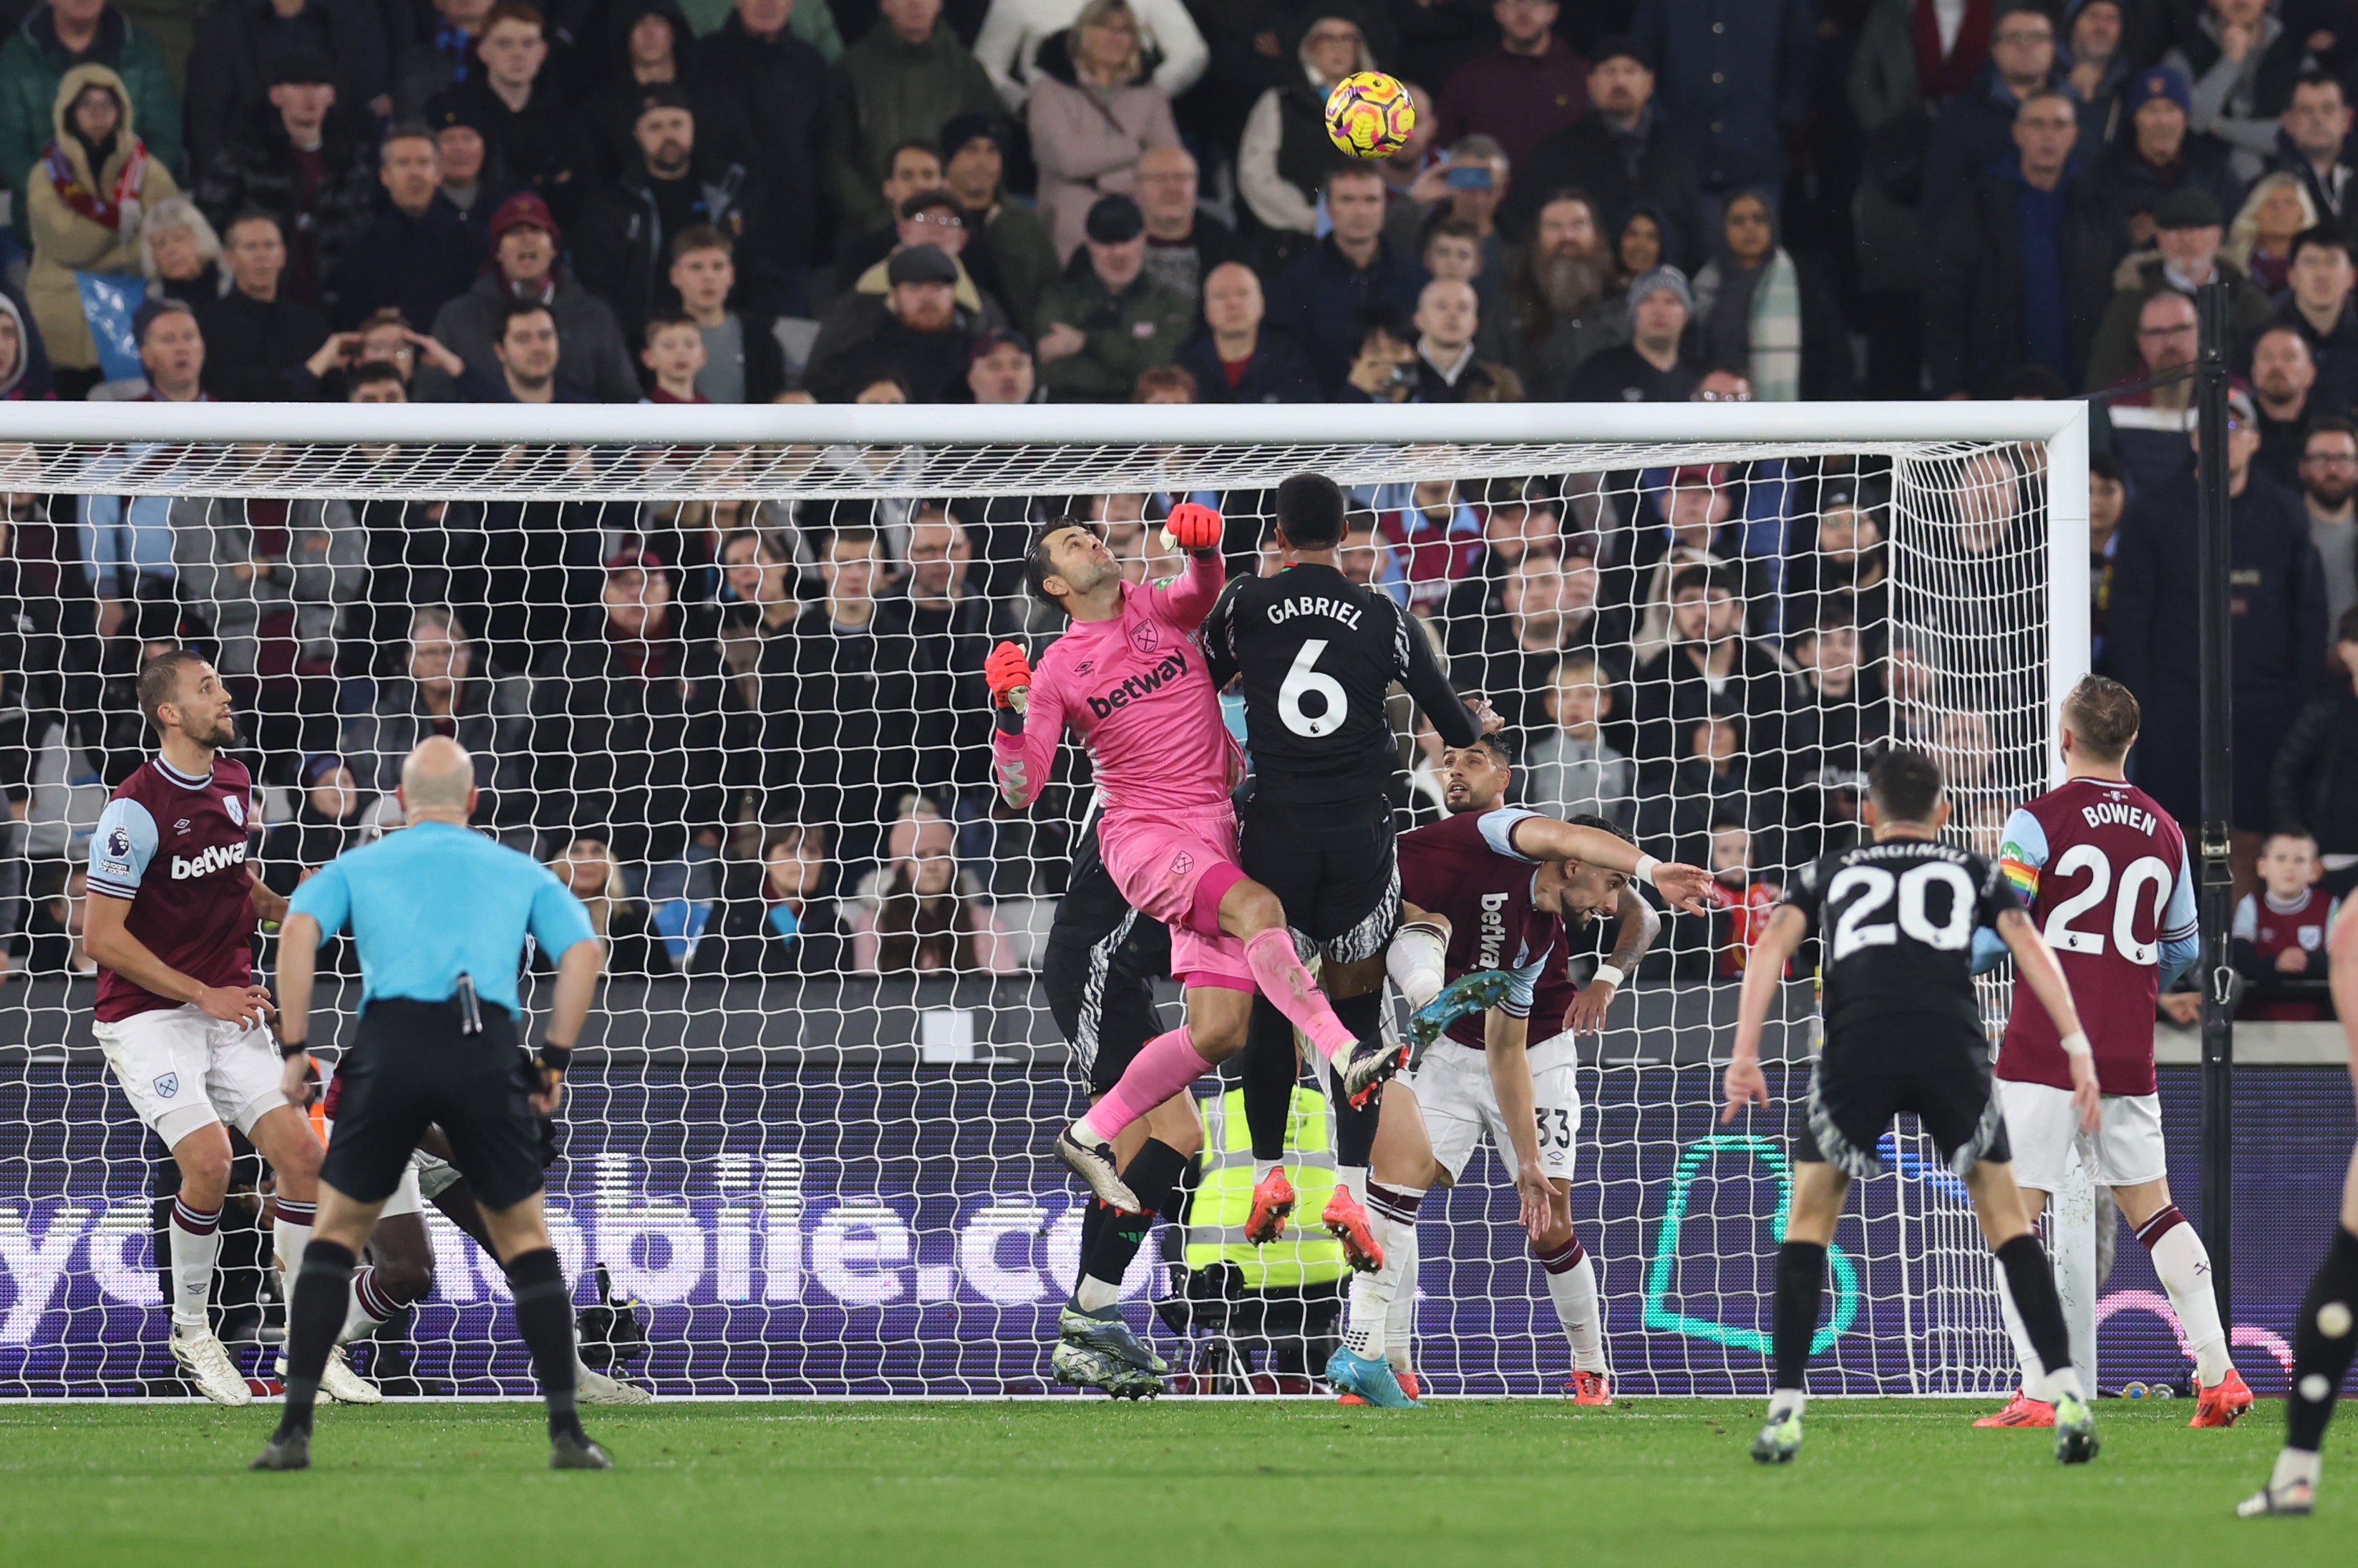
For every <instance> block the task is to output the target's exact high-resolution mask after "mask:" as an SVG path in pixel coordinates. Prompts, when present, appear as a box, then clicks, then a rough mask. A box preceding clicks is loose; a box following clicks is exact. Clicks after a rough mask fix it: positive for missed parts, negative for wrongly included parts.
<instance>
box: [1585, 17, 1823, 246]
mask: <svg viewBox="0 0 2358 1568" xmlns="http://www.w3.org/2000/svg"><path fill="white" fill-rule="evenodd" d="M1629 30H1630V31H1631V32H1632V33H1634V34H1635V35H1636V36H1637V38H1638V41H1639V43H1641V44H1643V45H1644V46H1645V47H1646V49H1648V50H1649V51H1650V52H1651V53H1652V55H1653V58H1654V60H1655V62H1656V67H1657V69H1658V70H1660V73H1661V102H1662V107H1663V109H1664V111H1665V112H1666V113H1667V114H1668V115H1669V117H1670V125H1671V135H1674V136H1676V137H1677V138H1678V139H1679V141H1680V142H1681V143H1682V145H1683V146H1685V147H1686V149H1687V154H1688V156H1689V157H1692V158H1693V160H1694V168H1695V178H1696V180H1697V182H1698V183H1699V184H1700V185H1701V187H1702V189H1704V192H1705V193H1706V194H1707V195H1709V196H1711V197H1714V198H1717V199H1719V200H1725V198H1726V196H1727V194H1728V193H1729V192H1731V191H1736V190H1760V189H1767V190H1775V189H1778V188H1779V187H1780V186H1781V185H1782V184H1783V183H1784V178H1785V155H1784V148H1785V143H1786V136H1787V133H1789V132H1790V131H1791V130H1792V129H1794V128H1795V127H1797V126H1799V125H1800V124H1801V121H1802V117H1803V115H1804V114H1806V113H1807V112H1808V109H1809V101H1810V67H1811V63H1812V59H1814V58H1815V56H1816V52H1817V48H1816V40H1815V37H1814V33H1813V28H1812V21H1811V16H1810V6H1809V4H1808V0H1639V5H1638V15H1637V21H1636V23H1635V24H1634V25H1633V26H1632V27H1630V29H1629ZM1711 216H1712V215H1711V214H1708V213H1707V214H1705V220H1706V221H1705V222H1704V227H1705V228H1706V229H1708V228H1710V227H1711V226H1712V224H1711V222H1709V219H1710V217H1711Z"/></svg>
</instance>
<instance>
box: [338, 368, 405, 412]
mask: <svg viewBox="0 0 2358 1568" xmlns="http://www.w3.org/2000/svg"><path fill="white" fill-rule="evenodd" d="M344 396H345V400H346V401H347V402H352V403H406V402H408V401H409V382H408V380H407V379H406V377H404V376H403V375H402V373H401V370H400V367H399V366H397V365H395V364H392V363H389V362H386V361H384V360H362V362H360V363H358V364H356V365H354V366H353V367H352V372H351V373H350V374H348V375H346V376H345V377H344Z"/></svg>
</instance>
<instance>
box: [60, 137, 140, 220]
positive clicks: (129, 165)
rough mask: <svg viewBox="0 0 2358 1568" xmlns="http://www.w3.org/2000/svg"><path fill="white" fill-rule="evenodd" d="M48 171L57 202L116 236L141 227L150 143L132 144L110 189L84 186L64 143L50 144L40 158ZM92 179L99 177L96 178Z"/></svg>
mask: <svg viewBox="0 0 2358 1568" xmlns="http://www.w3.org/2000/svg"><path fill="white" fill-rule="evenodd" d="M41 162H42V165H43V167H44V168H47V170H48V171H49V183H50V185H52V186H54V187H55V188H56V189H57V193H58V200H60V201H62V202H64V203H65V204H66V205H67V206H68V207H70V208H72V209H73V210H74V211H76V212H79V213H81V215H82V216H83V217H85V218H87V219H89V220H90V221H91V222H93V223H96V224H98V225H99V226H100V227H101V228H104V229H112V230H114V232H117V233H127V232H135V231H136V230H137V229H138V227H139V189H140V187H142V186H143V185H145V184H146V183H147V144H146V143H145V142H143V141H140V140H138V139H136V138H134V139H133V141H132V143H131V156H130V157H126V158H124V160H123V168H121V169H120V170H119V171H118V172H117V173H116V174H115V177H114V189H111V190H106V191H99V190H95V189H92V188H91V187H90V186H87V185H85V184H83V183H82V179H81V175H80V174H79V173H77V172H76V171H75V169H74V166H73V162H72V160H71V159H70V158H68V157H66V149H65V147H64V146H63V144H61V143H58V142H51V143H50V144H49V151H48V152H46V153H44V154H43V155H42V157H41ZM92 178H97V177H96V176H95V175H93V176H92Z"/></svg>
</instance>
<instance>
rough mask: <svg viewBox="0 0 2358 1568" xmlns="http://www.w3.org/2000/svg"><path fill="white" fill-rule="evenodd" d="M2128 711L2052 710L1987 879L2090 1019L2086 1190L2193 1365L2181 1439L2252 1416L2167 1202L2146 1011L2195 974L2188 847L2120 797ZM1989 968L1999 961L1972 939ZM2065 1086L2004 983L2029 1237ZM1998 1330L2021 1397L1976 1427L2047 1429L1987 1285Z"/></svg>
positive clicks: (2097, 701) (2022, 1001)
mask: <svg viewBox="0 0 2358 1568" xmlns="http://www.w3.org/2000/svg"><path fill="white" fill-rule="evenodd" d="M2138 719H2139V715H2138V710H2137V700H2136V697H2134V696H2132V695H2131V694H2130V692H2129V689H2128V687H2125V686H2123V685H2121V684H2120V683H2119V682H2118V681H2111V680H2106V679H2105V678H2104V676H2087V677H2085V678H2084V679H2082V681H2081V682H2080V684H2079V685H2078V686H2076V687H2073V688H2072V690H2071V696H2070V697H2067V698H2065V700H2064V703H2063V724H2062V731H2061V734H2060V735H2059V736H2058V738H2057V739H2058V743H2059V744H2060V745H2061V747H2062V751H2063V762H2064V766H2065V769H2066V777H2065V779H2064V782H2063V783H2062V784H2061V785H2060V786H2058V787H2057V788H2055V789H2052V790H2050V791H2049V792H2048V793H2047V794H2045V795H2040V796H2039V798H2038V799H2036V800H2034V801H2032V802H2030V803H2029V804H2028V806H2023V807H2021V808H2020V809H2018V810H2017V811H2016V812H2015V814H2014V815H2013V816H2011V817H2010V818H2008V819H2007V821H2006V841H2005V844H2004V847H2003V848H2002V849H2000V851H1999V855H2000V860H1999V864H2000V866H2001V867H2002V868H2003V869H2004V871H2005V872H2006V879H2007V881H2011V882H2012V883H2013V884H2014V887H2015V891H2016V892H2017V893H2019V894H2020V895H2021V896H2022V897H2023V899H2024V900H2025V901H2027V903H2028V906H2029V911H2030V918H2031V920H2032V921H2033V922H2034V923H2035V924H2036V925H2038V926H2039V932H2040V934H2041V935H2044V936H2045V937H2046V938H2047V946H2049V947H2050V948H2052V949H2053V950H2054V953H2055V957H2056V961H2057V962H2058V963H2060V964H2061V966H2062V967H2063V978H2064V979H2067V980H2069V981H2071V995H2072V998H2073V1000H2076V1001H2078V1002H2080V1003H2081V1004H2082V1006H2084V1007H2085V1008H2086V1010H2087V1011H2086V1014H2085V1016H2086V1019H2087V1024H2088V1039H2089V1044H2090V1045H2091V1046H2092V1047H2093V1050H2094V1052H2095V1061H2096V1081H2097V1084H2098V1086H2099V1087H2101V1088H2102V1089H2103V1090H2104V1129H2103V1130H2102V1131H2100V1132H2098V1133H2097V1135H2096V1138H2095V1143H2094V1147H2093V1155H2094V1159H2095V1171H2096V1179H2097V1180H2098V1181H2100V1182H2103V1183H2104V1184H2106V1185H2108V1186H2110V1187H2111V1188H2112V1189H2113V1197H2114V1200H2115V1202H2116V1203H2118V1204H2119V1205H2120V1209H2121V1217H2122V1218H2124V1219H2125V1220H2127V1221H2128V1222H2129V1228H2130V1229H2131V1230H2133V1231H2135V1232H2136V1238H2137V1239H2138V1240H2139V1241H2142V1242H2144V1243H2145V1246H2146V1249H2147V1251H2149V1252H2151V1253H2152V1254H2153V1268H2154V1272H2155V1273H2157V1274H2158V1275H2160V1276H2161V1283H2162V1288H2163V1289H2165V1290H2167V1291H2168V1292H2169V1304H2170V1307H2171V1309H2172V1310H2173V1311H2175V1312H2176V1313H2177V1314H2178V1321H2179V1324H2180V1326H2181V1327H2182V1328H2183V1329H2184V1330H2185V1332H2186V1347H2187V1349H2188V1350H2190V1351H2191V1352H2192V1353H2193V1356H2194V1376H2195V1382H2196V1386H2197V1387H2198V1389H2199V1390H2201V1397H2200V1398H2199V1399H2198V1400H2197V1401H2196V1403H2195V1408H2194V1419H2193V1420H2192V1421H2190V1422H2188V1423H2187V1424H2188V1425H2190V1426H2233V1425H2234V1424H2235V1419H2236V1418H2237V1417H2238V1416H2240V1415H2242V1414H2243V1413H2244V1411H2247V1410H2249V1409H2251V1408H2252V1390H2250V1389H2249V1388H2247V1387H2245V1386H2244V1379H2243V1378H2242V1376H2241V1375H2239V1374H2238V1373H2237V1372H2236V1370H2235V1366H2234V1362H2233V1361H2231V1360H2229V1359H2228V1357H2227V1330H2226V1328H2225V1326H2224V1325H2222V1324H2221V1323H2220V1321H2219V1302H2218V1298H2217V1297H2216V1296H2214V1295H2213V1294H2212V1289H2211V1255H2210V1253H2209V1252H2208V1251H2206V1250H2205V1249H2204V1248H2203V1246H2202V1238H2201V1237H2200V1236H2198V1235H2196V1234H2195V1231H2194V1227H2192V1226H2191V1225H2190V1224H2188V1223H2187V1221H2186V1217H2185V1216H2184V1215H2182V1214H2180V1213H2179V1212H2178V1206H2177V1205H2176V1204H2174V1203H2172V1202H2170V1200H2169V1160H2168V1157H2167V1151H2166V1150H2165V1149H2164V1148H2163V1146H2162V1138H2161V1099H2160V1097H2159V1096H2158V1094H2157V1093H2156V1092H2155V1091H2156V1084H2155V1079H2154V1070H2153V1017H2154V998H2155V996H2156V994H2157V993H2158V990H2159V989H2160V988H2161V986H2163V985H2166V984H2168V983H2169V981H2170V980H2174V979H2177V978H2178V976H2179V975H2180V974H2181V973H2182V972H2184V970H2185V968H2186V967H2187V966H2188V965H2189V964H2191V963H2192V962H2193V961H2194V957H2195V954H2196V952H2197V950H2198V948H2199V946H2200V943H2199V941H2198V939H2197V937H2196V935H2195V915H2194V873H2193V871H2192V868H2191V867H2190V866H2189V865H2188V863H2187V857H2186V838H2185V836H2184V835H2183V834H2181V833H2180V832H2179V830H2178V824H2177V823H2176V822H2174V821H2172V820H2171V818H2170V816H2169V813H2168V812H2167V811H2164V810H2163V809H2162V808H2161V807H2160V806H2158V805H2156V804H2155V803H2154V800H2153V797H2152V796H2150V795H2147V794H2146V793H2145V792H2144V791H2142V790H2140V789H2138V788H2136V786H2135V785H2134V784H2130V783H2129V782H2128V776H2127V774H2126V773H2125V772H2124V771H2123V764H2124V763H2125V762H2126V761H2127V759H2128V753H2129V748H2130V747H2131V746H2133V745H2135V744H2136V735H2137V723H2138ZM1974 946H1975V949H1976V952H1977V954H1978V955H1979V956H1980V957H1982V958H1983V959H1984V961H1985V963H1995V962H1996V960H1997V958H1998V957H1999V954H2000V951H2001V949H2000V947H1999V945H1998V943H1997V942H1996V938H1995V937H1993V936H1991V935H1988V934H1987V933H1985V934H1983V935H1980V936H1978V937H1976V938H1975V943H1974ZM2071 1084H2072V1077H2071V1065H2070V1064H2069V1063H2068V1062H2067V1061H2066V1060H2065V1059H2064V1055H2063V1050H2062V1047H2061V1044H2058V1042H2057V1038H2056V1030H2055V1023H2054V1021H2053V1020H2052V1019H2051V1018H2050V1017H2049V1016H2048V1012H2047V1010H2046V1009H2045V1008H2044V1007H2041V1006H2039V1004H2038V1003H2037V1001H2036V1000H2034V999H2033V998H2032V997H2031V996H2030V995H2029V988H2028V977H2024V978H2019V979H2017V980H2016V982H2015V994H2014V1012H2013V1016H2012V1017H2011V1018H2009V1019H2008V1020H2007V1022H2006V1044H2004V1045H2002V1046H2001V1047H1999V1050H1998V1057H1997V1093H1998V1099H1999V1102H2000V1103H2001V1104H2003V1105H2004V1106H2005V1107H2006V1140H2007V1141H2008V1142H2009V1143H2011V1144H2012V1145H2013V1147H2014V1170H2015V1181H2016V1183H2017V1185H2019V1186H2020V1187H2021V1189H2022V1200H2023V1206H2024V1210H2025V1216H2024V1217H2026V1218H2028V1220H2030V1221H2031V1223H2033V1224H2034V1225H2035V1224H2037V1223H2038V1220H2039V1215H2040V1213H2041V1212H2042V1211H2044V1209H2045V1208H2046V1206H2047V1201H2048V1195H2049V1194H2050V1193H2052V1192H2054V1191H2055V1189H2056V1186H2057V1184H2059V1183H2061V1180H2062V1176H2063V1167H2064V1165H2065V1164H2066V1163H2067V1162H2068V1160H2069V1156H2070V1154H2071V1146H2072V1144H2073V1142H2074V1133H2075V1132H2076V1130H2077V1127H2076V1118H2075V1117H2074V1116H2073V1113H2072V1106H2071ZM1998 1292H1999V1297H2000V1300H2001V1301H2002V1302H2003V1303H2004V1304H2005V1307H2006V1330H2007V1332H2008V1333H2010V1334H2011V1335H2012V1336H2014V1346H2015V1354H2016V1356H2017V1358H2018V1359H2019V1360H2020V1362H2021V1364H2022V1382H2023V1386H2022V1388H2021V1389H2020V1390H2017V1391H2016V1393H2015V1396H2014V1398H2013V1400H2010V1401H2009V1402H2008V1403H2007V1405H2006V1409H2004V1410H2002V1411H1999V1412H1998V1413H1996V1415H1991V1416H1985V1417H1983V1418H1982V1419H1981V1420H1980V1421H1977V1422H1974V1425H1976V1426H2050V1425H2052V1424H2053V1423H2054V1420H2055V1412H2054V1411H2053V1410H2052V1408H2051V1407H2050V1406H2049V1405H2047V1404H2046V1403H2045V1402H2044V1401H2042V1400H2036V1399H2033V1398H2032V1397H2031V1396H2030V1393H2029V1391H2028V1390H2030V1389H2032V1388H2034V1387H2036V1386H2037V1385H2038V1383H2039V1379H2040V1378H2041V1377H2042V1375H2043V1374H2044V1373H2045V1371H2046V1368H2045V1367H2044V1366H2042V1365H2041V1364H2040V1361H2039V1356H2038V1353H2037V1352H2036V1350H2034V1349H2033V1348H2032V1346H2031V1344H2030V1340H2029V1337H2028V1335H2027V1334H2026V1333H2025V1332H2024V1329H2023V1325H2022V1318H2021V1315H2020V1314H2019V1313H2017V1311H2016V1309H2015V1303H2014V1299H2013V1296H2012V1295H2011V1293H2010V1292H2007V1290H2006V1276H2005V1274H2003V1273H2001V1274H1999V1276H1998Z"/></svg>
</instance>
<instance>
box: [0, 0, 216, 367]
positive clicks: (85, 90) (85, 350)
mask: <svg viewBox="0 0 2358 1568" xmlns="http://www.w3.org/2000/svg"><path fill="white" fill-rule="evenodd" d="M106 14H107V15H108V16H112V15H114V13H112V12H108V13H106ZM36 15H37V16H38V15H39V13H36ZM30 26H31V24H30V23H27V27H30ZM26 37H27V35H25V34H19V35H18V36H17V37H16V38H12V39H10V40H9V46H8V47H9V48H11V49H14V48H15V47H16V45H17V44H18V43H21V42H23V41H24V39H25V38H26ZM24 63H25V62H24V61H23V59H21V57H20V59H19V64H20V65H21V64H24ZM50 124H51V126H52V129H53V135H52V136H51V138H50V140H49V145H48V146H46V147H44V148H40V149H38V162H35V161H34V159H31V158H27V160H26V161H25V162H24V163H22V164H19V165H17V166H16V175H17V178H18V180H19V182H20V183H21V184H23V186H24V192H25V202H24V209H23V210H24V213H25V224H26V230H25V232H26V233H27V236H28V237H29V238H30V240H31V241H32V251H33V261H32V265H31V267H30V268H29V269H28V270H27V273H26V275H25V296H26V299H27V303H28V304H29V305H30V306H31V308H32V312H33V319H34V321H35V322H36V323H37V324H38V326H39V328H40V330H41V341H42V342H43V344H44V345H46V346H47V348H48V350H49V363H50V365H51V366H52V367H53V368H52V374H53V375H54V376H55V377H56V380H57V383H58V386H59V391H61V392H62V393H64V394H65V395H67V396H69V397H78V396H80V395H81V394H83V393H85V392H87V391H89V390H90V388H91V387H92V385H93V384H96V383H97V382H98V381H99V380H100V379H101V375H102V372H101V368H100V359H99V351H98V344H97V342H96V341H95V340H94V339H93V338H92V334H91V325H90V319H89V317H88V316H87V315H86V314H85V313H84V312H85V309H86V307H85V306H84V304H83V301H82V295H81V287H80V285H79V284H77V283H76V281H75V278H74V275H75V274H76V273H111V274H114V275H117V276H123V275H132V274H135V273H136V272H137V271H138V267H139V250H138V239H139V222H140V218H139V214H140V211H141V210H142V209H144V208H145V207H146V206H147V205H149V204H150V203H153V202H157V201H162V200H168V198H170V197H173V196H176V195H178V193H179V187H178V186H177V185H175V184H173V183H172V174H171V170H169V169H168V168H165V167H164V166H163V164H162V162H161V161H159V156H160V155H157V154H154V153H152V152H151V151H150V149H149V148H148V146H147V144H146V142H145V141H143V140H142V139H141V138H140V137H139V135H138V134H137V122H136V120H135V116H134V114H133V112H132V109H131V98H130V94H129V93H128V92H127V91H126V90H125V89H124V85H123V81H122V79H121V78H120V77H118V76H116V75H115V74H114V71H112V70H108V69H107V68H106V67H104V66H103V65H78V66H76V67H74V68H73V69H72V70H69V71H67V72H65V74H64V75H63V76H62V77H61V78H60V79H59V82H58V88H57V94H56V102H55V103H54V104H52V105H51V114H50Z"/></svg>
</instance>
